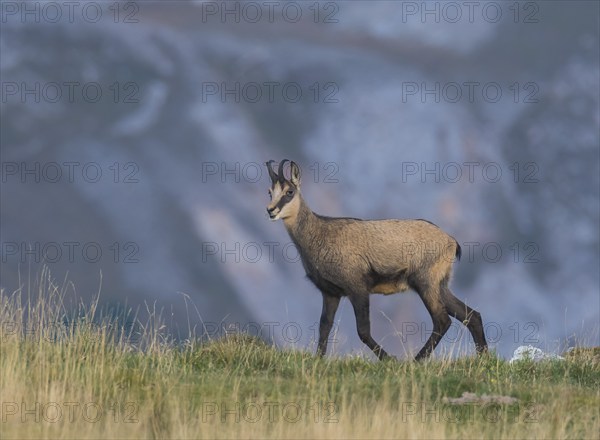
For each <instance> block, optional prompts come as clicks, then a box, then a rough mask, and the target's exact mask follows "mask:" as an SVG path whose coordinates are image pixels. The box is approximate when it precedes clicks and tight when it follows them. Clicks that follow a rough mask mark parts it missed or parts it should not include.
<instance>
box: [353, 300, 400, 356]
mask: <svg viewBox="0 0 600 440" xmlns="http://www.w3.org/2000/svg"><path fill="white" fill-rule="evenodd" d="M348 298H349V299H350V303H351V304H352V307H353V308H354V315H355V317H356V330H357V331H358V337H359V338H360V340H361V341H362V342H363V343H364V344H365V345H366V346H367V347H369V348H370V349H371V350H373V353H375V354H376V355H377V357H378V358H379V359H380V360H383V359H386V358H389V357H391V356H390V355H389V354H387V353H386V352H385V350H384V349H383V348H381V346H380V345H379V344H378V343H377V342H375V339H373V337H372V336H371V318H370V317H369V294H368V293H365V294H353V295H350V296H349V297H348Z"/></svg>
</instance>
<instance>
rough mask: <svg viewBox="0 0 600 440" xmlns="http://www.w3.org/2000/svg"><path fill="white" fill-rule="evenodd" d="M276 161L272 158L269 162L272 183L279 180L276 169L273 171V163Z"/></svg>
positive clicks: (268, 167)
mask: <svg viewBox="0 0 600 440" xmlns="http://www.w3.org/2000/svg"><path fill="white" fill-rule="evenodd" d="M274 162H275V161H274V160H270V161H268V162H267V170H268V171H269V177H270V178H271V182H272V183H275V182H276V181H277V174H275V171H273V167H272V165H271V164H272V163H274Z"/></svg>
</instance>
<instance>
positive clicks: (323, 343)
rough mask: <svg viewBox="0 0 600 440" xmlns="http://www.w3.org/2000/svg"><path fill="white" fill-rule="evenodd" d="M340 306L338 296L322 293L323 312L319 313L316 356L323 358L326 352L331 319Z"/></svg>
mask: <svg viewBox="0 0 600 440" xmlns="http://www.w3.org/2000/svg"><path fill="white" fill-rule="evenodd" d="M339 304H340V298H339V297H338V296H331V295H327V294H325V293H323V311H322V312H321V320H320V321H319V345H318V346H317V354H318V355H319V356H325V353H326V352H327V339H328V338H329V333H331V327H332V326H333V318H334V317H335V312H336V311H337V309H338V306H339Z"/></svg>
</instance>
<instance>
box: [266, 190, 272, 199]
mask: <svg viewBox="0 0 600 440" xmlns="http://www.w3.org/2000/svg"><path fill="white" fill-rule="evenodd" d="M267 195H268V196H269V198H270V199H271V198H273V196H272V195H271V191H267Z"/></svg>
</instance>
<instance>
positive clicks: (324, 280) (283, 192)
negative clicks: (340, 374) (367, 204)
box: [266, 159, 487, 360]
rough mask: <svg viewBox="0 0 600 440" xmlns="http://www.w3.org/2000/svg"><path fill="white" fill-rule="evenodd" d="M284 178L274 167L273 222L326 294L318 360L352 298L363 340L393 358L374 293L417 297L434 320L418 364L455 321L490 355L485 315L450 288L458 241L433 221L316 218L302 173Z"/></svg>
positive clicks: (380, 354)
mask: <svg viewBox="0 0 600 440" xmlns="http://www.w3.org/2000/svg"><path fill="white" fill-rule="evenodd" d="M285 162H289V161H288V160H287V159H286V160H283V161H281V162H280V163H279V169H278V172H277V173H275V171H274V170H273V168H272V163H274V161H273V160H270V161H269V162H267V163H266V164H267V170H268V172H269V177H270V178H271V187H270V189H269V195H270V197H271V202H270V203H269V205H268V206H267V212H268V214H269V217H270V218H271V220H278V219H281V220H283V223H284V225H285V227H286V229H287V232H288V234H289V235H290V238H291V239H292V241H293V242H294V244H295V245H296V247H297V248H298V252H299V253H300V258H301V260H302V265H303V266H304V269H305V271H306V275H307V277H308V278H309V279H310V280H311V281H312V282H313V283H314V285H315V286H316V287H317V288H318V289H319V290H320V291H321V293H322V295H323V310H322V313H321V319H320V322H319V342H318V346H317V354H318V355H320V356H324V355H325V352H326V351H327V339H328V337H329V333H330V332H331V327H332V325H333V319H334V316H335V312H336V311H337V308H338V305H339V303H340V299H341V298H342V297H343V296H347V297H348V299H349V300H350V303H351V304H352V307H353V309H354V314H355V317H356V328H357V331H358V336H359V337H360V340H361V341H362V342H363V343H364V344H365V345H367V346H368V347H369V348H370V349H371V350H373V352H374V353H375V354H376V355H377V357H378V358H379V359H384V358H387V357H389V355H388V354H387V353H386V352H385V351H384V350H383V348H381V346H380V345H379V344H378V343H377V342H375V340H374V339H373V338H372V337H371V324H370V318H369V294H372V293H381V294H384V295H388V294H392V293H397V292H401V291H405V290H407V289H409V288H411V289H413V290H414V291H416V292H417V294H418V295H419V296H420V297H421V299H422V300H423V303H424V304H425V307H426V308H427V310H428V312H429V314H430V315H431V319H432V320H433V332H432V333H431V336H430V337H429V339H428V340H427V342H426V343H425V346H424V347H423V348H422V349H421V350H420V351H419V353H418V354H417V356H416V358H415V359H416V360H420V359H423V358H426V357H427V356H429V355H430V354H431V352H433V350H434V349H435V347H436V346H437V345H438V343H439V342H440V340H441V339H442V337H443V336H444V334H445V333H446V331H447V330H448V328H449V327H450V322H451V321H450V316H452V317H454V318H456V319H458V320H459V321H461V322H462V323H463V324H464V325H466V326H467V328H468V329H469V331H470V332H471V335H472V336H473V340H474V342H475V347H476V349H477V352H478V353H481V352H483V351H485V350H487V342H486V340H485V335H484V332H483V323H482V320H481V315H480V314H479V312H477V311H476V310H473V309H471V308H470V307H468V306H467V305H465V304H464V303H463V302H462V301H460V300H459V299H458V298H456V297H455V296H454V295H453V294H452V292H451V291H450V288H449V287H448V283H449V281H450V275H451V272H452V262H453V261H454V259H455V258H457V259H460V255H461V248H460V245H459V244H458V242H457V241H456V240H455V239H454V238H453V237H451V236H449V235H448V234H446V233H445V232H444V231H442V230H441V229H440V228H438V227H437V226H436V225H434V224H433V223H431V222H428V221H426V220H420V219H419V220H361V219H356V218H348V217H341V218H336V217H325V216H321V215H318V214H315V213H314V212H312V211H311V209H310V208H309V207H308V205H307V204H306V203H305V201H304V199H303V198H302V195H301V194H300V169H299V167H298V165H296V163H295V162H291V163H290V179H289V180H288V179H286V178H285V176H284V170H283V168H284V164H285Z"/></svg>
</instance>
